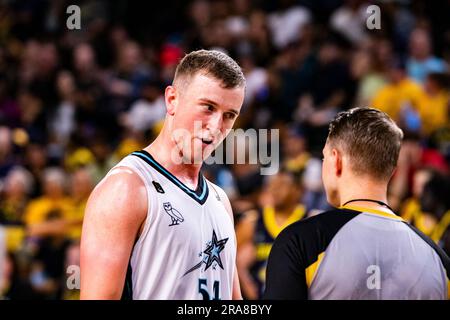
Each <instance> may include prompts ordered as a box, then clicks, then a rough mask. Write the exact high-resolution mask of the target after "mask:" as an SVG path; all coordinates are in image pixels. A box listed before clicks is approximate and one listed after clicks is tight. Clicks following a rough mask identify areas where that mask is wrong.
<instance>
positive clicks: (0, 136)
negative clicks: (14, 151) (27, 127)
mask: <svg viewBox="0 0 450 320" xmlns="http://www.w3.org/2000/svg"><path fill="white" fill-rule="evenodd" d="M10 151H11V130H10V129H9V128H8V127H0V157H1V158H3V157H6V156H7V155H9V153H10Z"/></svg>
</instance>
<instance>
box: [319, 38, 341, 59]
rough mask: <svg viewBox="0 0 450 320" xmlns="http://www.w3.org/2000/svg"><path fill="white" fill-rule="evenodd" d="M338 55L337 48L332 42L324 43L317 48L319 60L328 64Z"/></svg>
mask: <svg viewBox="0 0 450 320" xmlns="http://www.w3.org/2000/svg"><path fill="white" fill-rule="evenodd" d="M338 57H339V48H338V47H337V46H336V45H335V44H333V43H325V44H324V45H322V46H321V47H320V50H319V61H320V62H321V63H322V64H328V63H331V62H333V61H335V60H336V59H337V58H338Z"/></svg>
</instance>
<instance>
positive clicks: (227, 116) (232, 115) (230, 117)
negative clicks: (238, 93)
mask: <svg viewBox="0 0 450 320" xmlns="http://www.w3.org/2000/svg"><path fill="white" fill-rule="evenodd" d="M234 118H236V115H235V114H234V113H232V112H227V113H225V119H228V120H233V119H234Z"/></svg>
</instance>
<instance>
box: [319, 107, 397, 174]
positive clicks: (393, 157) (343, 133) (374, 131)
mask: <svg viewBox="0 0 450 320" xmlns="http://www.w3.org/2000/svg"><path fill="white" fill-rule="evenodd" d="M402 139H403V132H402V130H401V129H400V128H399V127H398V126H397V125H396V124H395V122H394V121H393V120H392V119H391V118H390V117H389V116H388V115H387V114H386V113H384V112H382V111H380V110H377V109H373V108H354V109H350V110H348V111H344V112H341V113H339V114H338V115H337V116H336V118H335V119H334V120H333V121H332V122H331V123H330V126H329V131H328V138H327V142H328V143H329V144H330V145H331V146H333V147H338V148H339V149H341V150H342V152H344V153H345V154H346V155H347V156H348V157H349V161H350V165H351V168H352V170H353V172H354V173H355V174H359V175H370V176H372V177H374V178H377V179H384V180H389V179H390V178H391V176H392V173H393V172H394V169H395V167H396V166H397V160H398V155H399V153H400V147H401V143H402Z"/></svg>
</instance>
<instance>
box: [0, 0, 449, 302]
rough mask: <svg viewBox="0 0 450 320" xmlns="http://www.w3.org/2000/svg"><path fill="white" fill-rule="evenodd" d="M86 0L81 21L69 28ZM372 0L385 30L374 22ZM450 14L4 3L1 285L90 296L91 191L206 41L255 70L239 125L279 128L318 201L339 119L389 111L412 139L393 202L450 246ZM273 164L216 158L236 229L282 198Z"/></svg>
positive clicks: (386, 7)
mask: <svg viewBox="0 0 450 320" xmlns="http://www.w3.org/2000/svg"><path fill="white" fill-rule="evenodd" d="M73 4H74V5H77V6H78V7H79V8H80V12H81V21H80V22H81V24H80V27H81V28H80V29H74V30H69V29H68V24H67V22H68V19H69V17H70V16H71V13H72V12H70V13H67V12H66V10H67V8H68V7H69V6H70V5H73ZM371 4H375V5H377V6H378V7H379V8H380V13H381V16H380V20H379V27H380V28H375V29H369V28H368V25H367V20H368V18H369V16H370V13H368V12H367V7H368V6H369V5H371ZM449 12H450V2H449V1H408V0H403V1H393V0H391V1H387V0H386V1H376V2H370V1H369V2H365V1H357V0H354V1H340V0H315V1H313V0H304V1H301V0H298V1H295V0H280V1H271V0H266V1H263V0H260V1H257V0H253V1H252V0H230V1H224V0H209V1H208V0H195V1H181V0H180V1H171V0H166V1H156V2H153V1H145V2H144V1H125V0H120V1H101V0H98V1H51V0H48V1H45V0H30V1H13V0H2V1H0V297H2V298H4V299H77V297H78V295H79V291H78V290H77V283H78V280H77V275H78V274H79V270H78V269H77V266H78V265H79V240H80V235H81V224H82V219H83V212H84V207H85V204H86V200H87V198H88V196H89V193H90V191H91V190H92V188H93V187H94V186H95V185H96V184H97V183H98V182H99V181H100V179H101V178H102V177H103V176H104V175H105V174H106V173H107V172H108V170H109V169H110V168H111V167H112V166H113V165H114V164H115V163H117V162H118V160H119V159H121V158H122V157H124V156H125V155H127V154H128V153H130V152H132V151H134V150H138V149H140V148H142V147H144V146H146V145H147V144H148V143H149V142H150V141H152V139H153V138H154V137H155V135H156V134H157V133H158V130H159V129H160V127H161V123H162V122H161V121H162V120H163V119H164V114H165V109H164V108H165V107H164V99H163V93H164V88H165V86H166V85H168V84H170V82H171V79H172V77H173V74H174V70H175V66H176V64H177V63H178V61H179V60H180V58H182V57H183V55H184V54H185V53H187V52H189V51H191V50H195V49H200V48H205V49H217V50H223V51H225V52H227V53H228V54H230V55H231V56H232V57H233V58H235V59H236V60H237V61H238V62H239V64H240V65H241V66H242V68H243V69H244V71H245V75H246V78H247V92H246V99H245V102H244V106H243V109H242V112H241V116H240V118H239V120H238V121H237V123H236V127H238V128H243V129H249V128H254V129H278V130H280V131H279V132H280V161H281V162H280V166H281V168H282V170H284V171H288V172H291V173H293V174H294V175H295V177H296V179H297V180H298V182H299V183H300V184H301V186H302V188H301V192H300V194H299V196H298V201H299V203H302V204H303V205H304V206H305V207H306V208H307V212H308V215H313V214H317V213H318V212H320V211H322V210H326V209H327V208H328V204H327V203H326V197H325V196H324V192H323V188H322V183H321V172H320V170H321V157H322V156H321V150H322V147H323V144H324V141H325V139H326V135H327V126H328V123H329V121H330V120H331V119H332V118H333V117H334V115H336V113H337V112H339V111H340V110H345V109H349V108H351V107H356V106H373V107H377V108H380V109H381V110H383V111H385V112H387V113H388V114H389V115H391V116H392V117H393V118H394V119H395V120H396V121H397V123H398V124H399V125H400V126H401V127H402V128H403V130H404V132H405V141H404V144H403V147H402V151H401V155H400V159H399V166H398V170H397V172H396V174H395V176H394V178H393V180H392V182H391V185H390V190H389V193H390V194H389V202H390V204H391V206H392V207H394V208H395V209H396V210H397V212H398V213H399V214H401V215H403V216H404V217H405V219H407V220H410V221H411V222H412V223H413V224H415V225H416V226H417V227H418V228H420V229H421V230H422V231H424V232H425V233H427V234H429V235H431V236H434V237H435V239H433V240H435V241H438V242H439V243H440V245H441V246H443V247H444V248H445V250H447V253H448V252H449V239H450V236H449V231H448V224H447V225H446V226H445V225H443V223H442V215H443V213H445V212H447V211H448V210H449V208H450V205H449V196H450V190H449V187H448V186H449V183H448V179H449V178H448V168H449V159H450V123H449V116H448V115H449V112H448V111H449V86H448V85H449V82H448V76H449V71H448V70H449V67H448V66H449V63H450V20H449V19H448V13H449ZM240 146H241V145H240ZM242 147H243V148H249V146H248V145H242ZM260 169H261V168H260V165H259V164H243V165H209V166H204V172H205V175H206V176H207V177H208V178H209V179H211V180H212V181H214V182H215V183H217V184H218V185H220V186H221V187H222V188H223V189H224V190H225V191H226V192H227V194H228V196H229V197H230V199H231V202H232V205H233V209H234V213H235V216H236V217H235V221H236V222H235V223H236V227H237V228H238V225H239V223H240V221H241V219H240V218H241V217H242V215H243V214H244V213H245V212H248V211H249V210H251V209H255V208H260V207H264V206H265V205H268V204H269V203H270V201H271V199H273V198H274V197H276V191H277V190H274V189H273V188H269V187H267V186H268V183H267V181H268V180H270V176H264V175H261V173H260ZM429 181H432V184H431V185H429V186H428V187H427V188H428V189H429V190H433V192H431V196H432V199H431V203H432V204H433V206H431V209H429V210H428V212H423V211H424V210H422V209H421V204H422V202H421V201H425V200H427V199H425V200H424V198H426V197H425V196H424V195H423V190H424V185H425V184H427V183H428V182H429ZM428 189H427V190H428ZM429 202H430V199H428V203H429ZM443 226H444V227H445V228H444V231H443V232H440V231H439V230H441V229H442V228H443ZM439 228H441V229H439ZM437 229H439V230H438V231H439V235H440V237H437V236H436V230H437Z"/></svg>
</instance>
